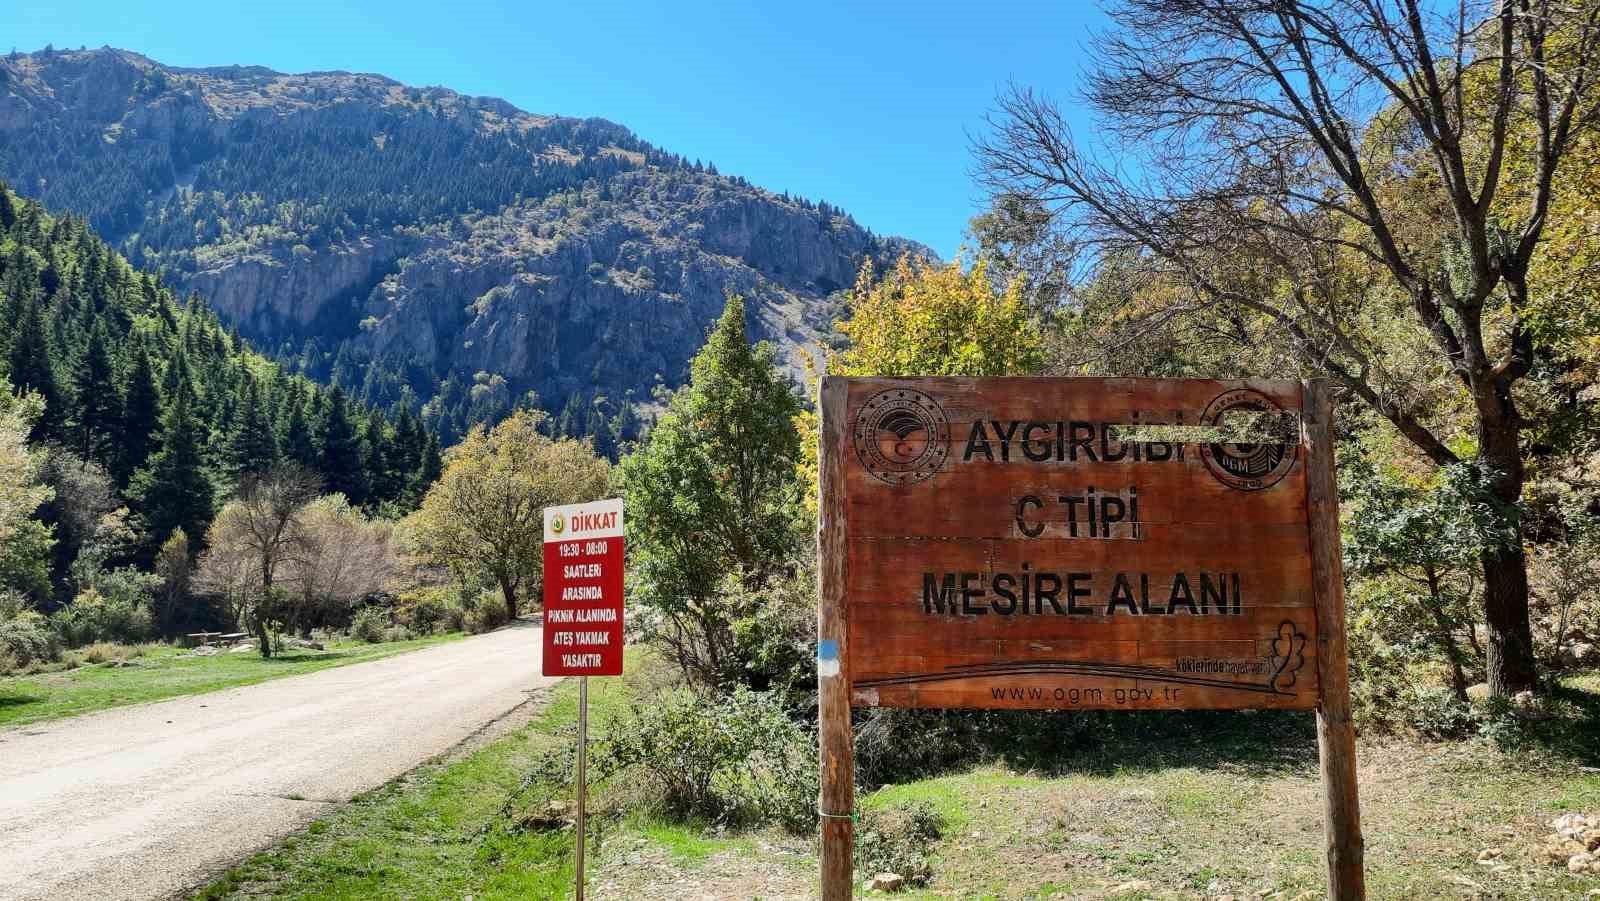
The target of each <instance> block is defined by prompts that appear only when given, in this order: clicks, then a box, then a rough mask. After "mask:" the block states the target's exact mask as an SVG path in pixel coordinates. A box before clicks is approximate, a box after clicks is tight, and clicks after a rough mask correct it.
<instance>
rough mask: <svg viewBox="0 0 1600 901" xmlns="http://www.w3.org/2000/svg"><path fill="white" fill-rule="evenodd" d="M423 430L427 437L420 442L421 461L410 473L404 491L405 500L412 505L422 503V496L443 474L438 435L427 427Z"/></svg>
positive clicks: (442, 459)
mask: <svg viewBox="0 0 1600 901" xmlns="http://www.w3.org/2000/svg"><path fill="white" fill-rule="evenodd" d="M423 431H424V432H426V433H427V437H426V438H425V439H424V440H423V443H422V461H421V462H420V463H419V464H418V465H417V470H416V472H413V473H412V474H411V485H410V487H409V490H407V492H406V495H407V497H406V502H407V503H408V504H409V505H410V506H412V507H415V506H417V505H418V504H420V503H422V496H423V495H424V494H427V493H428V489H429V488H430V487H432V485H433V483H434V482H437V481H439V476H440V475H442V474H444V455H443V454H442V453H440V452H439V436H438V435H437V434H435V433H434V432H433V431H431V430H428V429H423Z"/></svg>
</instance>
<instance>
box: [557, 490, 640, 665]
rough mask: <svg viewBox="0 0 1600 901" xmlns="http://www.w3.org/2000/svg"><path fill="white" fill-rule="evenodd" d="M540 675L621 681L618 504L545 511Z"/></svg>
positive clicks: (616, 500) (615, 500)
mask: <svg viewBox="0 0 1600 901" xmlns="http://www.w3.org/2000/svg"><path fill="white" fill-rule="evenodd" d="M544 674H545V675H546V676H620V675H622V499H621V498H612V499H610V500H604V501H593V502H590V503H587V504H568V505H566V506H563V507H546V508H545V511H544Z"/></svg>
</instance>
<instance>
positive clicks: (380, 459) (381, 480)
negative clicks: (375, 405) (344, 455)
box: [363, 409, 401, 506]
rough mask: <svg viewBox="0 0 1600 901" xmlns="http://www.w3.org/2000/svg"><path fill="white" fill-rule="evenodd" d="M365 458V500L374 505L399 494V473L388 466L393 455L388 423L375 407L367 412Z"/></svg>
mask: <svg viewBox="0 0 1600 901" xmlns="http://www.w3.org/2000/svg"><path fill="white" fill-rule="evenodd" d="M364 432H365V434H366V460H365V465H364V467H363V468H364V469H365V470H366V474H367V502H368V503H370V504H372V505H374V506H376V505H378V504H381V503H383V502H384V501H390V500H394V499H396V498H397V497H398V496H399V493H400V488H401V483H400V478H399V476H400V474H399V473H397V472H395V471H393V470H391V469H390V468H389V462H390V460H391V459H392V458H393V456H394V451H393V449H392V448H393V441H392V440H391V439H390V437H389V423H388V421H387V420H386V419H384V417H383V413H381V412H380V411H378V410H377V409H374V410H372V411H371V412H370V413H368V414H367V424H366V428H365V430H364Z"/></svg>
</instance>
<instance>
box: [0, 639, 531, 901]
mask: <svg viewBox="0 0 1600 901" xmlns="http://www.w3.org/2000/svg"><path fill="white" fill-rule="evenodd" d="M539 647H540V635H539V629H538V627H537V626H536V625H534V624H532V623H520V624H514V625H513V626H511V627H509V628H506V629H502V630H500V631H498V632H493V633H490V634H488V635H480V636H477V637H474V638H467V639H463V640H461V641H454V642H450V643H448V644H444V645H439V646H437V647H432V648H427V649H424V650H420V651H413V652H410V653H406V654H400V655H398V656H395V657H388V658H385V659H383V660H376V661H373V662H370V663H357V664H351V665H349V666H343V667H337V668H334V669H328V670H322V671H320V672H315V673H309V674H306V675H303V676H291V677H288V678H284V679H278V680H275V681H272V682H265V683H262V684H259V685H251V686H247V687H244V688H232V689H227V690H224V691H218V692H212V693H211V694H204V695H192V696H190V697H186V698H177V699H174V700H171V701H160V702H157V703H153V704H142V705H139V706H135V707H124V708H122V709H119V710H108V711H104V712H102V713H95V714H89V715H86V716H80V717H74V718H70V719H64V720H56V721H51V722H43V723H34V724H31V725H27V726H20V727H17V728H15V729H12V730H9V731H0V898H3V899H30V901H31V899H58V898H59V899H69V898H70V899H75V901H76V899H89V898H93V899H102V898H103V899H121V898H130V899H132V898H137V899H148V898H163V897H168V896H171V895H173V894H175V893H179V892H181V891H183V890H184V889H186V888H191V887H194V886H196V885H198V884H200V883H202V882H204V881H206V880H207V879H208V878H209V877H211V876H213V875H214V874H216V873H217V872H219V871H220V870H222V869H224V868H226V867H228V866H229V865H231V864H233V863H235V862H237V861H239V860H240V859H242V858H244V857H246V856H248V855H249V854H250V853H252V852H254V851H256V850H259V849H260V848H263V847H265V846H267V845H269V844H272V843H273V842H275V841H277V840H278V839H280V838H282V837H284V836H286V835H289V834H291V833H293V832H295V831H296V830H299V829H301V828H303V827H304V826H305V825H306V824H307V823H309V822H310V821H311V820H313V819H316V818H317V817H319V816H321V815H323V814H325V813H327V812H328V811H329V809H331V807H332V806H333V805H336V804H340V803H343V802H345V801H348V800H349V799H350V798H351V797H353V796H354V795H356V794H359V793H361V792H363V791H366V790H368V789H371V788H373V787H375V786H378V785H381V784H383V783H384V782H387V781H389V780H390V779H393V778H394V777H396V776H398V775H400V774H401V773H404V772H406V771H407V770H409V769H411V768H412V767H414V766H416V765H417V764H418V763H421V762H422V761H424V760H426V759H427V758H429V757H431V756H433V755H435V754H439V753H441V752H443V751H446V750H449V749H450V748H451V747H452V746H454V745H456V744H457V743H459V742H461V741H462V740H463V739H465V738H467V737H469V736H470V735H472V734H473V733H474V732H475V731H476V730H478V729H479V728H480V727H482V726H484V725H485V724H487V723H490V722H492V721H494V720H496V719H497V718H499V717H501V716H502V715H504V714H505V713H507V712H508V711H510V710H512V709H513V708H515V707H516V706H517V705H519V704H521V703H522V702H524V701H526V700H527V699H528V697H529V694H530V692H534V691H537V690H539V689H542V688H544V687H545V686H548V685H550V684H552V683H554V682H555V681H557V680H555V679H546V678H544V677H542V676H540V675H539Z"/></svg>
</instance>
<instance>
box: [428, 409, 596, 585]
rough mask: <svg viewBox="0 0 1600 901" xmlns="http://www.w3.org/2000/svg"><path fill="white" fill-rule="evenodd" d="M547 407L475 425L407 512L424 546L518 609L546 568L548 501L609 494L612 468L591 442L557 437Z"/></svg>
mask: <svg viewBox="0 0 1600 901" xmlns="http://www.w3.org/2000/svg"><path fill="white" fill-rule="evenodd" d="M543 419H544V414H543V413H540V412H538V411H530V410H522V411H519V412H517V413H515V414H513V415H512V416H511V418H509V419H507V420H505V421H504V422H502V423H500V424H499V425H497V426H495V427H494V429H493V431H490V430H488V429H485V428H484V427H483V426H481V425H479V426H474V427H473V428H472V429H471V430H470V431H468V432H467V434H466V437H464V438H462V440H461V443H460V444H458V445H456V446H455V447H453V448H451V449H450V451H449V453H448V454H446V455H445V461H444V472H443V474H442V475H441V476H440V477H439V480H438V481H437V482H435V483H434V484H433V486H432V487H431V488H429V489H428V491H427V494H426V495H425V496H424V497H423V499H422V505H421V507H420V509H418V510H417V512H416V513H413V514H412V515H411V516H410V517H408V518H407V519H406V525H407V531H408V533H409V535H410V536H411V539H412V540H413V541H414V543H415V545H416V547H417V549H418V551H420V553H421V554H422V555H423V556H424V557H426V558H427V559H428V560H430V561H432V562H433V563H435V564H437V565H441V566H447V567H450V568H451V569H452V571H453V572H455V573H457V574H458V576H461V577H463V578H466V579H473V580H475V579H479V578H483V579H488V580H491V581H493V582H494V583H495V584H496V585H498V586H499V588H500V591H501V593H502V594H503V595H504V596H505V600H506V604H507V605H508V606H509V607H510V608H511V611H512V614H513V615H515V614H517V613H518V611H519V610H520V605H521V602H522V598H523V595H524V593H525V591H531V590H532V589H533V588H534V587H536V586H538V585H539V584H540V578H541V576H542V573H543V568H544V508H545V507H549V506H552V505H556V504H571V503H577V502H579V501H591V500H597V499H599V498H602V497H604V496H605V494H606V491H607V488H608V486H609V485H610V481H611V468H610V466H609V465H608V464H607V463H606V462H605V461H604V460H601V459H599V458H598V457H596V456H595V455H594V451H593V450H592V449H591V448H590V447H589V445H588V444H586V443H584V442H580V441H575V440H572V439H561V440H558V441H552V440H551V439H550V438H548V437H547V436H545V435H544V434H543V433H542V432H541V431H540V429H539V424H540V423H541V422H542V421H543Z"/></svg>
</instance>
